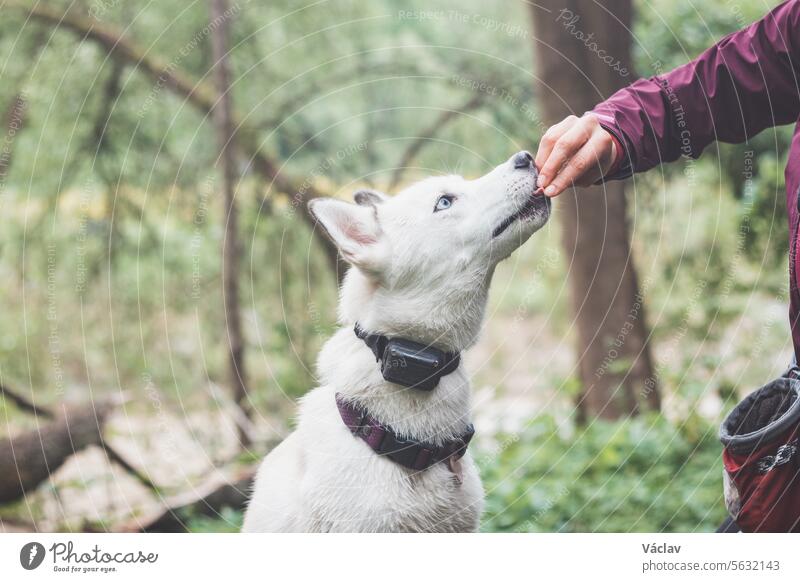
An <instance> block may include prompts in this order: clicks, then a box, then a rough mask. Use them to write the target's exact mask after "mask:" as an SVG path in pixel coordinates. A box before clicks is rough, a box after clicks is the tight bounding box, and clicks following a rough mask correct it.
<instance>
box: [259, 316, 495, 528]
mask: <svg viewBox="0 0 800 582" xmlns="http://www.w3.org/2000/svg"><path fill="white" fill-rule="evenodd" d="M319 369H320V372H321V374H322V376H323V378H322V380H323V386H322V387H320V388H316V389H315V390H313V391H312V392H310V393H309V394H308V395H307V396H306V397H305V398H304V399H303V400H302V402H301V406H300V413H299V422H298V426H297V429H296V430H295V432H294V433H293V434H292V435H291V436H290V437H289V438H288V439H287V440H286V441H284V443H282V444H281V445H280V447H278V449H281V450H278V449H276V451H274V452H273V453H271V454H270V455H269V456H267V458H266V459H265V461H264V463H263V465H262V467H261V469H260V470H259V475H258V478H257V482H256V489H255V492H254V496H253V499H252V501H251V504H250V507H249V508H248V512H247V517H246V521H245V528H244V529H245V531H311V532H321V531H367V532H370V531H372V532H380V531H384V532H386V531H395V532H396V531H399V532H402V531H420V532H460V531H475V530H476V529H477V527H478V523H479V519H480V513H481V510H482V505H483V490H482V487H481V483H480V479H479V477H478V472H477V470H476V467H475V465H474V462H473V461H472V458H471V456H470V454H469V452H468V453H467V454H466V455H465V456H464V457H463V458H462V459H461V461H460V463H461V466H462V471H463V482H462V483H460V484H459V483H458V481H457V479H456V477H455V475H454V474H453V473H452V472H451V471H450V470H449V469H448V467H447V465H446V464H445V463H438V464H436V465H434V466H432V467H430V468H428V469H427V470H424V471H420V472H414V471H412V470H409V469H407V468H405V467H403V466H401V465H398V464H396V463H394V462H393V461H391V460H389V459H388V458H385V457H380V456H378V455H377V454H376V453H375V452H374V451H372V450H371V449H370V448H369V447H368V446H367V445H366V444H365V443H364V442H363V441H361V440H360V439H357V438H355V437H354V436H353V435H352V434H351V433H350V431H349V430H348V429H347V427H346V426H345V425H344V423H343V422H342V420H341V418H340V416H339V411H338V409H337V407H336V402H335V394H336V393H337V392H339V393H343V394H346V395H348V396H351V397H357V398H358V399H359V401H361V402H363V403H364V404H366V406H367V407H368V408H369V410H370V412H371V413H372V414H373V415H375V416H376V417H377V418H378V419H379V420H381V421H382V422H383V423H385V424H388V425H390V426H392V428H393V429H395V430H396V431H398V432H399V433H401V434H406V435H413V436H414V437H415V438H417V439H420V440H425V441H429V442H433V443H436V444H439V443H441V442H442V441H444V440H447V439H449V438H451V437H452V436H454V435H456V434H459V433H460V432H462V431H463V430H464V428H465V427H466V424H467V423H468V421H469V413H468V406H469V386H468V381H467V378H466V376H465V374H464V372H463V371H462V370H458V371H456V372H454V373H453V374H450V375H448V376H446V377H444V378H443V379H442V381H441V382H440V384H439V386H438V387H437V388H436V389H435V390H433V391H432V392H430V393H422V392H419V391H415V390H410V389H408V388H402V387H399V386H395V385H392V384H387V383H386V382H385V381H384V380H383V378H382V377H381V374H380V371H379V369H378V367H377V364H376V362H375V359H374V356H373V355H372V353H371V352H370V351H369V349H367V348H366V346H364V344H363V343H361V342H360V340H358V339H357V338H355V336H354V334H353V332H352V330H347V329H343V330H340V331H339V332H338V333H337V334H336V335H335V336H334V337H333V338H331V340H329V342H328V343H327V344H326V346H325V348H324V349H323V351H322V353H321V355H320V362H319ZM286 480H291V481H294V482H293V483H292V484H291V485H290V486H280V485H277V484H276V481H279V482H280V481H286Z"/></svg>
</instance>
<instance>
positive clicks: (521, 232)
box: [309, 152, 550, 349]
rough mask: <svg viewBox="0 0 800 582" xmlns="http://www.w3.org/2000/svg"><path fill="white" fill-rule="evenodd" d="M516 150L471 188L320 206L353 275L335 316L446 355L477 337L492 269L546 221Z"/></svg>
mask: <svg viewBox="0 0 800 582" xmlns="http://www.w3.org/2000/svg"><path fill="white" fill-rule="evenodd" d="M535 190H536V171H535V169H534V166H533V160H532V158H531V156H530V154H528V152H520V153H518V154H516V155H514V156H512V158H511V159H509V160H508V161H506V162H505V163H503V164H500V165H499V166H497V167H496V168H495V169H494V170H492V171H491V172H489V173H488V174H486V175H485V176H482V177H480V178H478V179H476V180H466V179H464V178H462V177H460V176H441V177H433V178H428V179H426V180H423V181H421V182H418V183H417V184H414V185H412V186H410V187H408V188H406V189H405V190H403V191H402V192H400V193H399V194H397V195H396V196H392V197H389V196H386V195H384V194H381V193H379V192H376V191H372V190H369V191H363V190H362V191H359V192H356V194H355V196H354V198H355V202H356V204H351V203H347V202H343V201H340V200H335V199H328V198H318V199H315V200H312V201H311V202H310V203H309V208H310V210H311V213H312V214H313V215H314V216H315V217H316V218H317V220H318V221H319V223H320V224H321V225H322V227H323V228H324V229H325V231H326V232H327V234H328V236H329V237H330V238H331V240H332V241H333V242H334V243H335V244H336V246H337V247H338V248H339V251H340V252H341V254H342V257H343V258H344V259H345V260H346V261H347V262H349V263H350V264H351V265H353V266H354V267H355V269H350V272H349V273H348V276H347V279H346V282H345V285H344V286H343V289H342V304H341V318H342V320H343V322H344V323H352V322H353V321H355V320H358V321H359V322H360V323H361V324H362V326H363V327H364V328H365V329H369V330H370V331H375V332H382V333H387V334H390V335H405V336H406V337H409V338H412V339H417V340H419V341H427V342H430V343H433V344H438V345H440V346H443V347H446V348H452V349H464V348H466V347H468V346H469V345H471V344H472V343H473V342H474V340H475V338H476V337H477V333H478V331H479V329H480V324H481V321H482V319H483V311H484V308H485V304H486V292H487V290H488V287H489V283H490V281H491V277H492V274H493V273H494V267H495V266H496V265H497V263H498V262H500V261H501V260H503V259H505V258H506V257H508V256H509V255H510V254H511V253H512V252H513V251H514V250H516V249H517V248H518V247H519V246H520V245H521V244H522V243H524V242H525V241H526V240H528V238H529V237H530V236H531V235H532V234H533V233H534V232H536V231H537V230H539V229H540V228H541V227H542V226H543V225H544V224H545V223H546V222H547V219H548V218H549V217H550V199H549V198H546V197H544V196H540V195H537V194H534V192H535Z"/></svg>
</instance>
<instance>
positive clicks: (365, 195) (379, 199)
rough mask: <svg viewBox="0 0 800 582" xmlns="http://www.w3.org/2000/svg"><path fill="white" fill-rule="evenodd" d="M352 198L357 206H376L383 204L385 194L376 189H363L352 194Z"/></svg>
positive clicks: (385, 198)
mask: <svg viewBox="0 0 800 582" xmlns="http://www.w3.org/2000/svg"><path fill="white" fill-rule="evenodd" d="M353 200H355V201H356V204H358V205H359V206H377V205H378V204H383V203H384V202H385V201H386V200H387V196H386V194H384V193H383V192H378V191H377V190H372V189H365V190H359V191H358V192H356V193H355V194H353Z"/></svg>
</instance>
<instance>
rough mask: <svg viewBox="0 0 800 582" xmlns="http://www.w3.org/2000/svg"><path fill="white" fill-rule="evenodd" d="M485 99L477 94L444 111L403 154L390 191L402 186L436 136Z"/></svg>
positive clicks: (482, 95)
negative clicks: (408, 172) (414, 162)
mask: <svg viewBox="0 0 800 582" xmlns="http://www.w3.org/2000/svg"><path fill="white" fill-rule="evenodd" d="M485 97H486V95H485V94H484V93H481V92H477V93H475V95H473V96H472V97H471V98H470V99H469V100H468V101H467V102H466V103H464V105H462V106H461V107H457V108H456V109H448V110H446V111H443V112H442V113H441V114H440V115H439V116H438V117H437V118H436V120H435V121H434V122H433V123H432V124H431V125H430V126H429V127H428V128H427V129H426V130H425V131H423V132H422V133H421V134H419V135H418V136H417V137H416V139H414V141H412V142H411V144H410V145H409V146H408V147H407V148H406V150H405V152H403V155H402V157H401V158H400V161H399V162H398V164H397V166H396V168H395V170H394V173H393V174H392V179H391V180H390V181H389V188H388V189H389V191H392V190H394V189H395V188H396V187H397V186H398V184H400V182H401V181H402V180H403V176H404V175H405V172H406V170H408V168H409V166H411V164H412V162H413V161H414V159H415V158H416V157H417V156H418V155H419V153H420V152H421V151H422V148H424V147H425V145H426V144H428V143H429V142H430V141H431V140H432V139H433V138H434V137H436V135H438V134H439V133H440V132H441V131H442V130H443V129H444V128H445V127H446V126H447V125H448V124H449V123H450V122H451V121H453V120H455V119H457V118H458V116H459V115H462V114H464V113H466V112H468V111H472V110H473V109H476V108H477V107H479V106H480V105H481V104H482V103H483V101H484V98H485Z"/></svg>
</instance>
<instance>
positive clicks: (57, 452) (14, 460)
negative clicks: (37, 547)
mask: <svg viewBox="0 0 800 582" xmlns="http://www.w3.org/2000/svg"><path fill="white" fill-rule="evenodd" d="M118 403H119V400H118V399H117V400H102V401H98V402H97V403H96V404H95V405H94V406H87V405H81V406H63V407H62V408H61V409H60V410H59V411H58V413H57V414H55V415H54V419H53V420H52V421H49V422H47V423H46V424H44V425H42V426H40V427H37V428H35V429H33V430H30V431H28V432H26V433H23V434H20V435H17V436H15V437H13V438H8V439H3V440H0V503H8V502H10V501H15V500H17V499H19V498H20V497H22V496H23V495H25V494H26V493H27V492H29V491H32V490H33V489H35V488H36V487H37V486H38V485H39V484H40V483H41V482H42V481H44V480H45V479H47V478H48V477H49V476H50V475H51V474H52V473H53V472H55V471H56V470H57V469H58V468H59V467H61V465H63V464H64V461H66V460H67V459H68V458H69V457H71V456H72V455H74V454H75V453H76V452H78V451H80V450H82V449H84V448H86V447H88V446H89V445H100V444H101V443H102V441H103V439H102V434H101V432H102V427H103V424H104V423H105V421H106V419H107V417H108V415H109V413H110V412H111V411H112V410H113V409H114V407H115V406H116V405H117V404H118Z"/></svg>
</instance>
